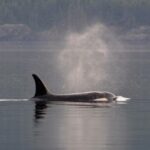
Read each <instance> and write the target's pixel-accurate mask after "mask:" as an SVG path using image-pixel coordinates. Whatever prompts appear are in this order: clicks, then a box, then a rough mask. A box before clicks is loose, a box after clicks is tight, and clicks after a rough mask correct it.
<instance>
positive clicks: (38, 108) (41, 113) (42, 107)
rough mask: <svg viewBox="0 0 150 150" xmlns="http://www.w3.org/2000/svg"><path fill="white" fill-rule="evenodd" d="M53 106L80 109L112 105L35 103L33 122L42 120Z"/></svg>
mask: <svg viewBox="0 0 150 150" xmlns="http://www.w3.org/2000/svg"><path fill="white" fill-rule="evenodd" d="M54 105H65V106H67V105H68V106H76V107H78V108H79V107H81V108H110V107H112V104H109V103H84V102H78V103H77V102H62V101H61V102H59V101H57V102H50V101H35V110H34V111H35V114H34V117H35V121H36V123H38V122H37V121H38V120H40V119H44V117H45V116H46V114H47V109H48V108H50V107H52V106H54Z"/></svg>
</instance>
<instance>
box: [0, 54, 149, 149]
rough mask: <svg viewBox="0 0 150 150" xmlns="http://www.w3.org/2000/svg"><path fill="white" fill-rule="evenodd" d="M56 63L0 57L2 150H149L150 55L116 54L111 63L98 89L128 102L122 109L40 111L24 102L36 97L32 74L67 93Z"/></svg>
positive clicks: (48, 58) (65, 106)
mask: <svg viewBox="0 0 150 150" xmlns="http://www.w3.org/2000/svg"><path fill="white" fill-rule="evenodd" d="M56 57H57V52H34V51H33V52H27V51H26V52H24V51H23V52H10V51H9V52H0V64H1V65H0V73H1V74H0V91H1V92H0V98H1V101H0V118H1V119H0V149H1V150H12V149H14V150H34V149H35V150H77V149H78V150H141V149H144V150H146V149H149V147H150V142H149V139H150V92H149V89H150V75H149V74H150V71H149V66H150V53H147V52H145V53H137V52H134V53H133V52H132V53H130V52H128V53H118V52H115V53H112V55H110V57H109V65H108V66H106V68H107V72H106V73H107V74H109V76H108V80H107V81H105V82H101V84H99V85H97V88H96V89H97V90H102V89H104V90H108V91H110V92H114V93H117V94H118V95H123V96H126V97H130V98H131V100H130V101H128V102H127V103H125V104H119V103H113V104H110V105H102V106H100V105H89V104H82V103H79V104H76V103H50V104H46V105H42V106H39V105H38V104H35V103H34V102H32V101H29V100H24V98H26V99H28V98H30V97H32V95H33V94H34V82H33V80H32V77H31V74H32V73H38V74H40V76H42V78H43V80H44V81H47V86H48V88H49V89H52V91H54V92H56V93H65V92H66V91H67V90H68V89H63V87H62V83H63V81H62V78H61V76H60V74H59V71H58V70H56V69H55V65H56V64H55V63H54V62H56ZM120 68H121V70H122V73H119V71H120ZM112 79H113V80H112ZM102 83H103V84H102ZM108 83H109V84H108ZM102 85H103V87H102ZM4 98H6V99H4ZM14 98H16V99H14Z"/></svg>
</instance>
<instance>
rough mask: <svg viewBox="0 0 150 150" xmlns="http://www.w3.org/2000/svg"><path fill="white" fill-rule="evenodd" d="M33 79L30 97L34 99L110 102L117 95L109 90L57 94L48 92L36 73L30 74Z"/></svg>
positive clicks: (114, 99)
mask: <svg viewBox="0 0 150 150" xmlns="http://www.w3.org/2000/svg"><path fill="white" fill-rule="evenodd" d="M32 76H33V79H34V81H35V89H36V90H35V95H34V96H33V97H32V99H34V100H35V101H43V102H44V101H45V102H48V101H50V102H51V101H66V102H90V103H92V102H95V103H98V102H104V103H110V102H113V101H116V99H117V96H116V95H115V94H113V93H110V92H95V91H93V92H84V93H73V94H63V95H57V94H53V93H51V92H49V91H48V90H47V88H46V86H45V85H44V83H43V82H42V81H41V80H40V78H39V77H38V76H37V75H36V74H32Z"/></svg>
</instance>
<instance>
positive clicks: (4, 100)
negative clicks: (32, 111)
mask: <svg viewBox="0 0 150 150" xmlns="http://www.w3.org/2000/svg"><path fill="white" fill-rule="evenodd" d="M8 101H9V102H16V101H28V99H0V102H8Z"/></svg>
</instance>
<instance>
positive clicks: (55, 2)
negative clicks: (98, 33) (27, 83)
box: [0, 0, 150, 31]
mask: <svg viewBox="0 0 150 150" xmlns="http://www.w3.org/2000/svg"><path fill="white" fill-rule="evenodd" d="M149 14H150V1H149V0H0V25H3V24H25V25H28V26H29V27H30V28H31V29H33V30H39V31H41V30H46V29H50V28H51V27H53V26H60V27H68V26H73V27H75V28H76V27H77V28H78V27H79V26H82V25H86V24H90V23H93V22H103V23H106V24H110V25H117V26H123V27H127V28H128V27H135V26H140V25H150V15H149Z"/></svg>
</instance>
